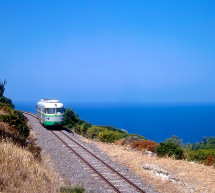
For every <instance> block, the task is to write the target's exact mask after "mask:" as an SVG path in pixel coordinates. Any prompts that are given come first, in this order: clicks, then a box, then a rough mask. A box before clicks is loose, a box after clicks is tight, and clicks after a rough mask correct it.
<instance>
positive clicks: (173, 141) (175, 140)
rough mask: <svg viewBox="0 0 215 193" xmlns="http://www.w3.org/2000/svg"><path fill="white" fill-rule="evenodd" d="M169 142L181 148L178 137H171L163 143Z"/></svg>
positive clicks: (180, 140)
mask: <svg viewBox="0 0 215 193" xmlns="http://www.w3.org/2000/svg"><path fill="white" fill-rule="evenodd" d="M169 142H171V143H174V144H176V145H177V146H178V147H183V140H182V139H179V138H178V136H175V135H173V136H172V137H171V138H168V139H166V140H165V143H169Z"/></svg>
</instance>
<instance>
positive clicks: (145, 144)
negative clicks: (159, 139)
mask: <svg viewBox="0 0 215 193" xmlns="http://www.w3.org/2000/svg"><path fill="white" fill-rule="evenodd" d="M158 145H159V144H158V143H156V142H154V141H151V140H141V141H133V142H132V144H131V147H133V148H135V149H137V150H139V151H142V150H144V149H146V150H148V151H152V152H155V148H156V147H157V146H158Z"/></svg>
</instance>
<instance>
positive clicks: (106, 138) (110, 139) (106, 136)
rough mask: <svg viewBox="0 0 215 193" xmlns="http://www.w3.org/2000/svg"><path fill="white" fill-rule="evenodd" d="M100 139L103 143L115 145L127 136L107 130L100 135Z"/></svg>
mask: <svg viewBox="0 0 215 193" xmlns="http://www.w3.org/2000/svg"><path fill="white" fill-rule="evenodd" d="M98 137H99V139H100V140H101V141H103V142H107V143H114V142H115V141H117V140H119V139H122V138H124V137H125V134H123V133H119V132H117V131H110V130H105V131H101V132H100V133H99V135H98Z"/></svg>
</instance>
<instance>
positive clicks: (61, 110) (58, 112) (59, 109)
mask: <svg viewBox="0 0 215 193" xmlns="http://www.w3.org/2000/svg"><path fill="white" fill-rule="evenodd" d="M56 113H57V114H63V113H64V108H56Z"/></svg>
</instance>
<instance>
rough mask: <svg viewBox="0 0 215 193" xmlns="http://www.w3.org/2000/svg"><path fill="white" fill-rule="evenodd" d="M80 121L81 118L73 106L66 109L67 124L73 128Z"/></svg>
mask: <svg viewBox="0 0 215 193" xmlns="http://www.w3.org/2000/svg"><path fill="white" fill-rule="evenodd" d="M79 121H80V118H79V117H78V116H77V115H76V114H75V112H74V111H73V110H72V109H71V108H67V109H66V110H65V125H67V126H69V127H70V128H72V127H74V126H75V125H76V123H78V122H79Z"/></svg>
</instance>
